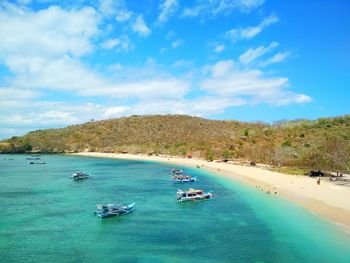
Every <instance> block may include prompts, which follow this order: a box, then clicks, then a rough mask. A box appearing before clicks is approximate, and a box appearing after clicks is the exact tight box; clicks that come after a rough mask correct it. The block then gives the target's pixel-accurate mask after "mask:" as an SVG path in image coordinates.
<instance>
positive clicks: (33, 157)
mask: <svg viewBox="0 0 350 263" xmlns="http://www.w3.org/2000/svg"><path fill="white" fill-rule="evenodd" d="M40 159H41V158H40V157H39V156H31V157H26V160H40Z"/></svg>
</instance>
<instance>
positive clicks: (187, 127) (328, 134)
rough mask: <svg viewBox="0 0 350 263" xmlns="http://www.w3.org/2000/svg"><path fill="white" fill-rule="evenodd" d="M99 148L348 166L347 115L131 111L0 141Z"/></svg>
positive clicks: (21, 147) (2, 146) (2, 147)
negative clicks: (278, 118)
mask: <svg viewBox="0 0 350 263" xmlns="http://www.w3.org/2000/svg"><path fill="white" fill-rule="evenodd" d="M32 150H33V151H34V150H35V151H42V152H50V153H61V152H80V151H100V152H130V153H146V154H170V155H182V156H193V157H203V158H206V159H208V160H213V159H222V160H229V159H235V158H239V159H245V160H249V161H254V162H259V163H266V164H272V165H276V166H289V167H299V168H307V169H324V170H328V171H339V172H344V171H345V172H346V171H350V115H346V116H342V117H336V118H322V119H318V120H314V121H310V120H296V121H288V122H279V123H276V124H274V125H269V124H265V123H246V122H238V121H217V120H207V119H203V118H198V117H190V116H182V115H155V116H131V117H125V118H119V119H112V120H105V121H94V122H88V123H85V124H82V125H74V126H69V127H67V128H62V129H48V130H38V131H33V132H30V133H28V134H27V135H25V136H22V137H13V138H11V139H8V140H5V141H2V142H1V143H0V152H28V151H32Z"/></svg>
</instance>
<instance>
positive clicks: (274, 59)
mask: <svg viewBox="0 0 350 263" xmlns="http://www.w3.org/2000/svg"><path fill="white" fill-rule="evenodd" d="M290 55H291V52H290V51H286V52H279V53H277V54H276V55H274V56H273V57H271V58H268V59H266V60H265V61H263V62H261V63H260V66H261V67H266V66H268V65H271V64H275V63H279V62H282V61H283V60H285V59H286V58H288V57H289V56H290Z"/></svg>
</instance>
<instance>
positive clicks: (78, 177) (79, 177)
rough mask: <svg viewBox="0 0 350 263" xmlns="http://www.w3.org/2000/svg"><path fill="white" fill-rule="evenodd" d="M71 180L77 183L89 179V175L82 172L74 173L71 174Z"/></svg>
mask: <svg viewBox="0 0 350 263" xmlns="http://www.w3.org/2000/svg"><path fill="white" fill-rule="evenodd" d="M71 178H72V179H73V180H75V181H79V180H85V179H90V178H91V175H89V174H87V173H83V172H76V173H74V174H72V176H71Z"/></svg>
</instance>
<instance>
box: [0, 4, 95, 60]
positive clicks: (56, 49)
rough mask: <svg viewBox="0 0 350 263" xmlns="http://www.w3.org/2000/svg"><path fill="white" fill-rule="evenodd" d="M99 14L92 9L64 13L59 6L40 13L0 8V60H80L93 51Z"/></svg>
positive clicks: (7, 7)
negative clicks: (33, 57) (35, 57)
mask: <svg viewBox="0 0 350 263" xmlns="http://www.w3.org/2000/svg"><path fill="white" fill-rule="evenodd" d="M99 22H100V20H99V16H98V13H97V12H96V11H95V10H94V9H93V8H90V7H85V8H82V9H79V10H69V11H67V10H63V9H61V8H60V7H57V6H51V7H49V8H48V9H44V10H40V11H38V12H36V13H35V12H31V11H28V10H21V9H19V8H17V7H15V6H9V5H5V6H2V7H1V6H0V25H1V26H0V39H1V41H0V60H1V58H4V57H6V56H8V55H9V54H10V55H19V56H21V55H22V54H27V55H29V54H30V55H38V56H39V55H40V56H45V57H52V56H56V57H57V56H61V55H63V54H69V55H71V56H75V57H79V56H81V55H84V54H86V53H88V52H91V51H92V50H93V45H92V44H91V42H90V39H91V38H92V37H94V36H95V35H96V34H97V33H98V23H99Z"/></svg>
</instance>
